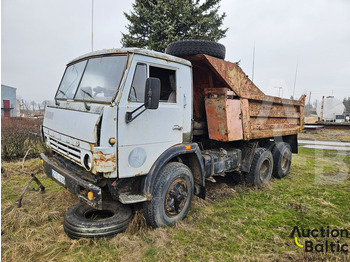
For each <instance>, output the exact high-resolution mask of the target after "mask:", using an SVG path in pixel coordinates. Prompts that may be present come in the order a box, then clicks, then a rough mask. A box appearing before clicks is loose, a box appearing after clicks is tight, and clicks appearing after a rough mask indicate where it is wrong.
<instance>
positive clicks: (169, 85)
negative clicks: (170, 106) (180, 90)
mask: <svg viewBox="0 0 350 262" xmlns="http://www.w3.org/2000/svg"><path fill="white" fill-rule="evenodd" d="M149 76H150V77H156V78H159V79H160V101H161V102H168V103H176V71H175V70H170V69H165V68H160V67H155V66H150V67H149Z"/></svg>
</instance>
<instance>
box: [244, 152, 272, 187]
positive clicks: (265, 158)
mask: <svg viewBox="0 0 350 262" xmlns="http://www.w3.org/2000/svg"><path fill="white" fill-rule="evenodd" d="M272 169H273V157H272V154H271V151H269V150H267V149H266V148H263V147H259V148H257V149H256V151H255V154H254V158H253V162H252V165H251V167H250V171H249V173H247V174H246V181H247V182H248V183H249V184H251V185H252V186H256V187H259V188H261V187H264V186H266V185H267V184H268V182H269V181H270V179H271V176H272Z"/></svg>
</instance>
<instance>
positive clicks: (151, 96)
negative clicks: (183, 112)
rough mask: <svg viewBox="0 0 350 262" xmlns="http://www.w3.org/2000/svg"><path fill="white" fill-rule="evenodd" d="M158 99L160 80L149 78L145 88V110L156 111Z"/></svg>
mask: <svg viewBox="0 0 350 262" xmlns="http://www.w3.org/2000/svg"><path fill="white" fill-rule="evenodd" d="M159 99H160V79H159V78H155V77H149V78H147V80H146V86H145V100H144V101H145V107H146V109H157V108H158V105H159Z"/></svg>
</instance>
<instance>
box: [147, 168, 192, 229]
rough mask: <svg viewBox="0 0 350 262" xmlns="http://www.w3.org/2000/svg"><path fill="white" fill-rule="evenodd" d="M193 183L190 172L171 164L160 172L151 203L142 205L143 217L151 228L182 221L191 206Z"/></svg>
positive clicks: (187, 169)
mask: <svg viewBox="0 0 350 262" xmlns="http://www.w3.org/2000/svg"><path fill="white" fill-rule="evenodd" d="M193 191H194V182H193V176H192V172H191V170H190V169H189V168H188V167H187V166H186V165H184V164H182V163H177V162H171V163H168V164H166V165H165V166H164V167H163V168H162V169H161V171H160V173H159V175H158V178H157V180H156V185H155V189H154V192H153V194H152V199H151V201H148V202H145V203H144V209H143V210H144V216H145V218H146V221H147V223H148V224H149V225H151V226H152V227H162V226H166V225H169V224H173V223H175V222H176V221H179V220H182V219H183V218H184V217H185V216H186V214H187V212H188V210H189V208H190V205H191V201H192V197H193Z"/></svg>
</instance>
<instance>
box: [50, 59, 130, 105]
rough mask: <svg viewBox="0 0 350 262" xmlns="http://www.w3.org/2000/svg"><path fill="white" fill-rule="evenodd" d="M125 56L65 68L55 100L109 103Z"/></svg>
mask: <svg viewBox="0 0 350 262" xmlns="http://www.w3.org/2000/svg"><path fill="white" fill-rule="evenodd" d="M126 60H127V57H126V55H118V56H108V57H97V58H90V59H88V60H85V61H81V62H79V63H75V64H73V65H70V66H69V67H67V69H66V72H65V73H64V76H63V79H62V81H61V84H60V86H59V88H58V91H57V94H56V99H74V100H84V101H94V102H111V100H112V99H113V97H114V95H115V93H116V91H117V88H118V86H119V82H120V80H121V77H122V74H123V70H124V68H125V64H126Z"/></svg>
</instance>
